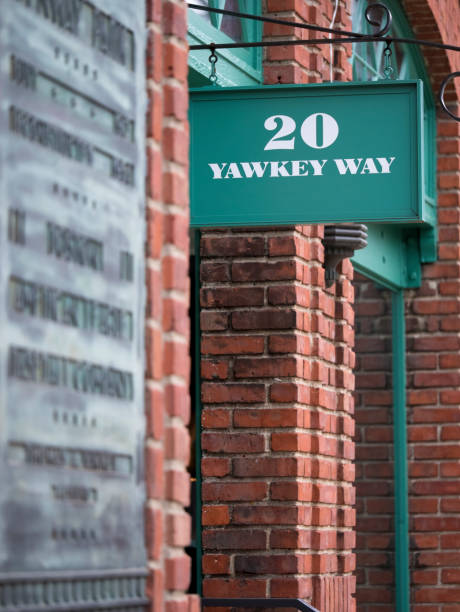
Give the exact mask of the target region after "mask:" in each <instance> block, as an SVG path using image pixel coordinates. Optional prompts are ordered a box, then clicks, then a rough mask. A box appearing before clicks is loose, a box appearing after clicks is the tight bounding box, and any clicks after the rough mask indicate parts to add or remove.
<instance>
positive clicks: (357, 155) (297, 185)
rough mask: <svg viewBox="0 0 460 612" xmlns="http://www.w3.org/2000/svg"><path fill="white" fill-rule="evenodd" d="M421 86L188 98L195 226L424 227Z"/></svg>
mask: <svg viewBox="0 0 460 612" xmlns="http://www.w3.org/2000/svg"><path fill="white" fill-rule="evenodd" d="M422 119H423V100H422V82H421V81H380V82H375V83H333V84H324V85H323V84H322V85H275V86H271V87H258V88H228V89H217V88H213V89H208V88H207V89H201V90H195V91H192V93H191V110H190V129H191V225H192V226H193V227H205V226H208V227H209V226H214V227H222V226H238V225H282V224H287V225H290V224H297V223H331V222H346V221H362V222H386V223H388V222H396V223H407V222H420V221H423V214H422V201H423V163H422V148H423V136H422V134H423V132H422Z"/></svg>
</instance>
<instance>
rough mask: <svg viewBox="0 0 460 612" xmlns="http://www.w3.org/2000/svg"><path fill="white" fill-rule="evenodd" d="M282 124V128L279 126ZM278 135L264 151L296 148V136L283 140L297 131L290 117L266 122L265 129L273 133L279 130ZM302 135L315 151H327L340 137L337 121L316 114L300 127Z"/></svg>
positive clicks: (282, 116) (271, 118)
mask: <svg viewBox="0 0 460 612" xmlns="http://www.w3.org/2000/svg"><path fill="white" fill-rule="evenodd" d="M279 122H281V126H279ZM278 127H279V129H278V131H277V133H276V134H275V135H274V136H273V137H272V138H270V140H269V141H268V142H267V144H266V145H265V147H264V151H271V150H274V149H293V148H294V146H295V136H293V137H292V138H289V139H287V140H286V139H285V140H282V139H283V138H286V136H290V135H291V134H292V133H293V132H294V131H295V129H296V123H295V121H294V119H293V118H292V117H289V116H288V115H272V116H271V117H268V118H267V119H266V120H265V123H264V128H265V129H266V130H268V131H270V132H271V131H273V130H276V128H278ZM300 135H301V137H302V140H303V141H304V143H305V144H306V145H308V146H309V147H312V148H313V149H325V148H326V147H330V146H331V144H333V143H334V142H335V140H336V139H337V136H338V135H339V126H338V124H337V121H336V120H335V119H334V117H331V115H328V114H327V113H314V114H313V115H309V116H308V117H307V118H306V119H305V120H304V122H303V123H302V125H301V126H300Z"/></svg>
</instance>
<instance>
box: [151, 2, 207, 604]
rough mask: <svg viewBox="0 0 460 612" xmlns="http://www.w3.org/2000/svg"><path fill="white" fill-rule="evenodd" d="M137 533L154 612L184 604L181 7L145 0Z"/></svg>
mask: <svg viewBox="0 0 460 612" xmlns="http://www.w3.org/2000/svg"><path fill="white" fill-rule="evenodd" d="M147 7H148V8H147V22H148V23H147V25H148V49H147V70H148V73H147V78H148V97H149V107H148V122H147V123H148V133H147V155H148V176H147V245H146V248H147V278H146V282H147V305H146V306H147V321H146V418H147V436H148V437H147V440H146V485H147V504H146V539H147V550H148V555H149V570H150V576H149V580H148V583H147V593H148V595H149V597H150V599H151V601H152V604H151V610H155V612H161V611H162V610H166V612H185V611H186V610H189V609H191V606H195V607H196V606H197V604H198V599H197V598H196V597H194V596H187V595H186V594H185V593H186V591H187V588H188V585H189V582H190V558H189V557H188V556H187V555H186V554H185V551H184V547H185V546H186V545H188V544H189V543H190V517H189V515H188V514H187V513H186V512H185V510H184V507H186V506H188V504H189V499H190V485H189V476H188V473H187V468H186V466H187V463H188V459H189V452H190V441H189V433H188V430H187V425H188V422H189V419H190V399H189V395H188V393H189V370H190V360H189V320H188V305H189V279H188V214H189V211H188V187H187V185H188V180H187V177H188V123H187V105H188V97H187V95H188V94H187V44H186V40H185V39H186V28H187V15H186V5H185V3H184V2H182V1H181V0H148V2H147Z"/></svg>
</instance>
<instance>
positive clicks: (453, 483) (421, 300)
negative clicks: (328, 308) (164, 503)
mask: <svg viewBox="0 0 460 612" xmlns="http://www.w3.org/2000/svg"><path fill="white" fill-rule="evenodd" d="M403 4H404V6H405V8H406V10H407V14H408V17H409V19H410V21H411V25H412V27H413V29H414V32H415V34H416V35H417V36H419V37H420V38H424V39H430V40H437V41H440V40H442V41H443V42H445V43H453V44H457V45H459V44H460V30H459V23H460V6H459V5H458V2H456V1H454V2H452V1H449V0H437V1H435V0H433V1H430V0H428V1H426V2H425V1H424V2H420V1H419V0H416V1H415V0H406V1H405V2H404V3H403ZM423 53H424V55H425V59H426V62H427V67H428V70H429V73H430V77H431V79H432V83H433V87H434V91H435V93H437V91H438V89H439V85H440V83H441V81H442V80H443V78H444V77H445V76H447V74H448V73H449V72H450V71H452V70H459V69H460V56H459V54H458V53H457V54H450V53H447V54H446V53H445V52H443V51H441V50H423ZM449 100H450V103H451V104H454V103H455V102H456V101H457V98H456V96H455V92H454V90H453V89H452V93H451V94H450V95H449ZM454 109H455V107H453V110H454ZM459 137H460V130H459V124H458V123H455V122H454V121H452V120H450V119H449V118H448V117H447V116H446V115H444V114H442V113H439V114H438V144H437V148H438V175H437V185H438V223H439V232H438V235H439V246H438V261H437V262H436V263H435V264H431V265H424V266H423V282H422V286H421V288H420V289H418V290H411V291H406V292H405V298H406V328H407V368H408V394H407V404H408V437H409V448H408V456H409V491H410V500H409V503H410V541H411V551H412V554H411V581H412V589H411V603H412V607H411V609H412V610H413V611H414V612H447V611H449V612H453V611H454V610H458V609H459V602H460V572H459V571H458V569H457V568H458V565H459V562H460V555H459V553H458V547H459V544H460V539H459V535H458V530H459V528H460V519H459V515H458V512H459V511H460V504H459V501H458V496H459V493H460V486H459V484H458V476H459V475H460V468H459V462H458V459H459V457H460V450H459V449H460V444H459V443H460V425H459V423H460V407H459V405H460V392H459V387H460V374H459V365H460V360H459V356H458V352H459V348H460V338H459V330H460V324H459V312H460V301H459V296H460V291H459V289H460V261H459V259H460V230H459V221H460V208H459V206H460V198H459V194H460V158H459V153H460V138H459ZM356 308H357V328H356V329H357V363H358V366H359V371H358V372H357V390H358V393H357V414H356V418H357V424H358V428H357V431H358V437H357V458H358V463H357V494H358V499H357V504H358V505H357V509H358V522H357V531H358V533H357V540H358V550H357V562H358V568H359V572H358V592H357V598H358V602H359V609H360V610H362V611H363V612H364V611H367V610H369V611H370V610H376V611H377V610H379V611H381V612H383V611H386V610H394V593H393V584H394V575H393V563H394V559H393V550H394V541H393V534H394V526H393V508H392V504H393V497H392V495H393V476H392V472H393V466H392V456H393V449H392V406H391V403H392V399H391V365H390V363H389V358H390V350H391V349H390V346H389V316H390V308H389V302H388V299H387V298H386V297H385V296H384V294H382V292H379V291H376V290H375V288H373V287H372V286H371V285H370V284H369V283H364V284H362V283H360V284H359V286H358V289H357V305H356Z"/></svg>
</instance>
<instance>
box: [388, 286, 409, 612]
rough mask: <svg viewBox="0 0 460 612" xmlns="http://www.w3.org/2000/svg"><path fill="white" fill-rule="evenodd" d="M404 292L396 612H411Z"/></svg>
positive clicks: (396, 350)
mask: <svg viewBox="0 0 460 612" xmlns="http://www.w3.org/2000/svg"><path fill="white" fill-rule="evenodd" d="M405 333H406V330H405V322H404V292H403V291H402V290H401V289H400V290H398V291H394V292H393V293H392V344H393V413H394V416H393V423H394V426H393V429H394V483H395V490H394V499H395V574H396V575H395V579H396V612H409V610H410V573H409V499H408V498H409V490H408V470H407V421H406V336H405Z"/></svg>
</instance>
